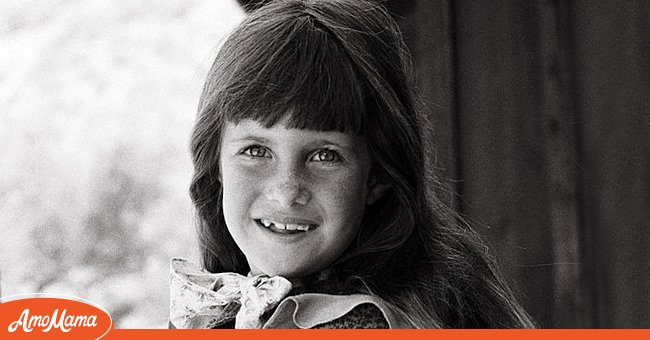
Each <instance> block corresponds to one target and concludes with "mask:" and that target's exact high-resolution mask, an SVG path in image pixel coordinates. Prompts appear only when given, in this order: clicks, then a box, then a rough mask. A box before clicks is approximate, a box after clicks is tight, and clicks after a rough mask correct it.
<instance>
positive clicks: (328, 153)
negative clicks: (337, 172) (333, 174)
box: [310, 149, 342, 162]
mask: <svg viewBox="0 0 650 340" xmlns="http://www.w3.org/2000/svg"><path fill="white" fill-rule="evenodd" d="M310 161H312V162H341V161H342V158H341V156H340V155H339V153H338V152H336V151H334V150H329V149H323V150H320V151H318V152H316V153H315V154H314V155H313V156H312V157H311V159H310Z"/></svg>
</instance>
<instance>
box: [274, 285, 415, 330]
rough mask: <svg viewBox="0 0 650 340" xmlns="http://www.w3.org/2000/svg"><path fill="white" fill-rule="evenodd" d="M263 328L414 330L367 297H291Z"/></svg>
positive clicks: (381, 303) (396, 312)
mask: <svg viewBox="0 0 650 340" xmlns="http://www.w3.org/2000/svg"><path fill="white" fill-rule="evenodd" d="M264 328H413V326H412V325H411V324H410V323H409V321H408V319H407V318H406V317H405V316H404V314H403V313H402V312H401V311H400V310H398V309H397V308H396V307H394V306H393V305H392V304H390V303H388V302H386V301H384V300H383V299H381V298H379V297H376V296H373V295H368V294H351V295H331V294H320V293H307V294H300V295H294V296H289V297H287V298H285V299H284V300H283V301H282V302H281V303H280V304H279V305H278V307H277V308H276V310H275V312H274V313H273V315H272V316H271V317H270V318H269V320H268V321H267V322H266V323H265V325H264Z"/></svg>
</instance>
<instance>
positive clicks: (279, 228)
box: [255, 219, 316, 234]
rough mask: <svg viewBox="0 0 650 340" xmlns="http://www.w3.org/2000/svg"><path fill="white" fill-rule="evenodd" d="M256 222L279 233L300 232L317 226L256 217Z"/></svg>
mask: <svg viewBox="0 0 650 340" xmlns="http://www.w3.org/2000/svg"><path fill="white" fill-rule="evenodd" d="M255 222H256V223H257V224H258V225H260V226H262V227H264V228H266V229H268V230H270V231H272V232H275V233H279V234H298V233H304V232H307V231H309V230H312V229H314V228H316V225H315V224H306V223H280V222H275V221H272V220H268V219H256V220H255Z"/></svg>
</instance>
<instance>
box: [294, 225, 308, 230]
mask: <svg viewBox="0 0 650 340" xmlns="http://www.w3.org/2000/svg"><path fill="white" fill-rule="evenodd" d="M296 229H298V230H302V231H307V230H309V226H308V225H303V224H298V226H297V227H296Z"/></svg>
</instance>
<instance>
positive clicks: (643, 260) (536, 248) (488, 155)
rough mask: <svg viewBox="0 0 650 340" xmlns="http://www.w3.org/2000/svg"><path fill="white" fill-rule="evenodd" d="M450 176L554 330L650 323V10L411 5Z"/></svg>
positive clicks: (630, 4) (464, 205)
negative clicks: (555, 328)
mask: <svg viewBox="0 0 650 340" xmlns="http://www.w3.org/2000/svg"><path fill="white" fill-rule="evenodd" d="M389 6H390V7H391V10H392V11H393V12H394V13H396V17H397V18H398V20H399V21H400V23H401V25H402V26H403V27H404V29H403V30H404V34H405V35H406V38H407V41H408V43H409V45H410V47H411V49H412V53H413V54H414V61H415V64H416V68H417V72H418V75H417V76H418V83H419V84H420V88H421V92H422V95H423V97H424V99H425V102H426V103H428V104H429V105H428V113H429V114H430V116H431V117H432V120H433V121H434V122H435V124H436V136H435V139H436V142H437V149H438V150H437V151H436V153H437V155H438V157H437V159H438V162H439V163H438V167H440V168H442V169H445V171H446V173H447V176H448V177H449V178H450V179H452V180H453V181H452V182H451V183H452V185H453V187H454V189H455V191H456V193H457V194H458V195H459V196H458V199H456V203H455V204H456V206H457V208H458V209H460V210H461V211H462V212H463V213H464V214H465V215H466V216H468V218H470V219H471V220H472V221H473V222H474V223H475V225H476V226H477V228H478V229H479V231H480V232H481V233H482V234H483V235H485V237H486V238H487V239H488V241H489V242H490V244H491V245H492V248H493V250H494V251H495V253H496V254H497V255H498V258H499V260H500V263H501V266H502V269H503V270H504V272H505V273H506V275H507V276H508V277H509V278H510V280H511V282H512V284H513V286H514V287H515V289H516V291H517V292H518V296H519V297H520V299H521V301H522V302H523V303H524V305H525V306H526V308H527V310H528V311H529V312H530V313H531V314H532V315H533V316H534V318H535V319H536V320H537V321H538V323H539V325H540V326H542V327H650V222H649V221H650V166H649V165H650V164H649V156H650V150H649V146H650V137H649V136H650V129H649V127H650V74H649V72H648V69H649V67H650V27H649V26H650V24H649V23H650V20H648V18H649V17H650V3H648V2H644V1H641V0H635V1H626V2H616V1H609V2H608V1H587V0H583V1H564V2H562V1H552V0H544V1H541V0H540V1H472V0H459V1H448V0H435V1H424V0H419V1H417V0H415V1H398V2H391V3H389Z"/></svg>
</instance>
